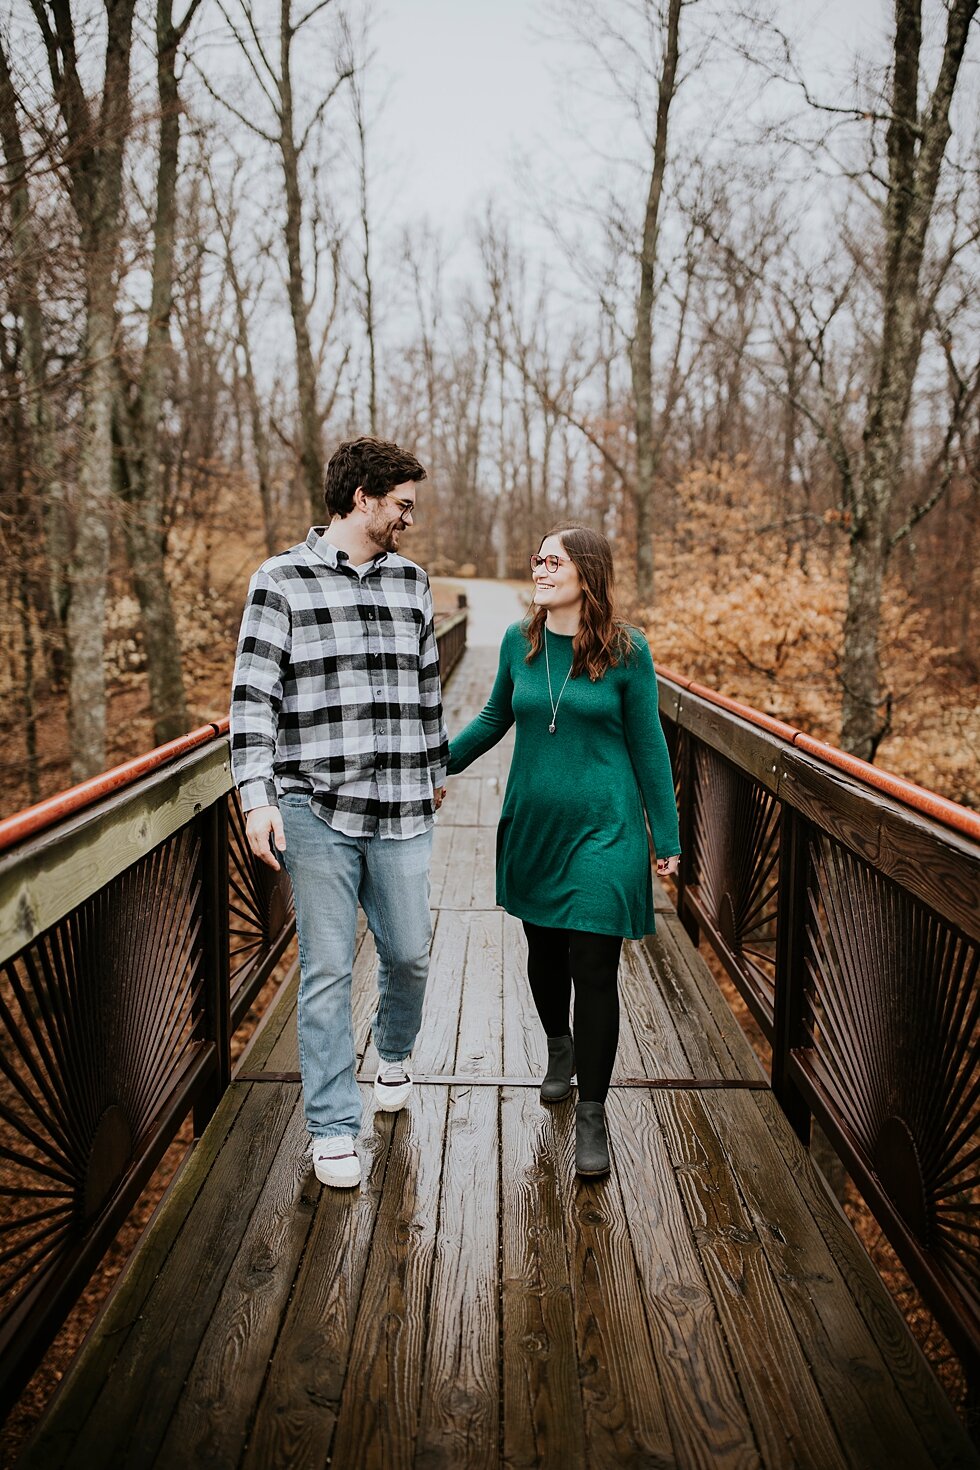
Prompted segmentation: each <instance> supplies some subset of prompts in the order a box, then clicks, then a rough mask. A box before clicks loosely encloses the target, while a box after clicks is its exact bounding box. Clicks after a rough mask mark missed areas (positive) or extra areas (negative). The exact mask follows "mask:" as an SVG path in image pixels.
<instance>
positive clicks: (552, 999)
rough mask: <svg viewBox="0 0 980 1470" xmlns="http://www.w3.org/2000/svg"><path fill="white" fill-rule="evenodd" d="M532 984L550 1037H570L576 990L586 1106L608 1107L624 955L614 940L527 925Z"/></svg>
mask: <svg viewBox="0 0 980 1470" xmlns="http://www.w3.org/2000/svg"><path fill="white" fill-rule="evenodd" d="M524 933H525V934H526V935H527V978H528V980H529V981H530V983H531V994H532V995H533V996H534V1004H535V1005H536V1006H537V1010H538V1015H539V1016H540V1017H541V1024H542V1026H543V1027H544V1029H545V1034H546V1035H547V1036H567V1035H568V1030H569V1027H568V1012H569V1007H570V1005H571V1000H572V985H573V983H574V986H575V1024H574V1028H573V1035H574V1038H575V1064H576V1068H577V1070H578V1095H579V1101H580V1102H605V1100H606V1093H607V1092H608V1091H609V1079H610V1077H611V1076H612V1069H613V1062H614V1061H615V1059H616V1043H617V1042H618V1041H619V989H618V986H617V983H616V977H617V974H618V972H619V952H620V950H621V949H622V947H623V941H622V940H621V939H617V938H616V937H615V935H612V934H585V933H582V932H581V931H580V930H578V929H543V928H541V927H540V926H539V925H538V924H525V925H524Z"/></svg>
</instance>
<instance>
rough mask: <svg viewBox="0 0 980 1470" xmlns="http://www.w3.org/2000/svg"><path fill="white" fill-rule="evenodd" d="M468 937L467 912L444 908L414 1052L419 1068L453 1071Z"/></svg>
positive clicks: (435, 942)
mask: <svg viewBox="0 0 980 1470" xmlns="http://www.w3.org/2000/svg"><path fill="white" fill-rule="evenodd" d="M466 940H467V923H466V915H465V914H454V913H447V912H441V913H440V914H439V916H438V918H437V920H436V927H435V934H434V935H433V939H432V960H431V963H430V965H429V981H428V984H427V986H426V989H425V1004H424V1006H423V1007H422V1022H421V1025H420V1027H419V1034H418V1038H417V1040H416V1042H415V1047H414V1049H413V1052H412V1065H413V1067H414V1069H415V1071H417V1072H428V1073H434V1074H439V1073H450V1072H452V1071H453V1067H454V1064H455V1060H456V1038H457V1035H458V1033H459V1011H460V1006H461V1004H462V998H463V967H464V965H465V963H466Z"/></svg>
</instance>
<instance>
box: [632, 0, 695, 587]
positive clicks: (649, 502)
mask: <svg viewBox="0 0 980 1470" xmlns="http://www.w3.org/2000/svg"><path fill="white" fill-rule="evenodd" d="M682 4H683V0H670V4H669V8H668V12H667V22H666V30H665V34H664V59H663V68H662V70H661V73H660V82H659V86H658V89H657V131H656V136H655V139H654V145H653V166H652V168H651V171H650V187H649V189H648V191H647V202H646V212H645V214H644V220H643V245H642V249H641V253H640V281H639V286H638V288H637V296H636V326H635V330H634V335H633V342H632V347H631V351H630V367H631V370H632V377H633V412H634V420H635V434H636V486H635V490H634V500H635V506H636V593H637V596H638V598H639V599H640V601H641V602H644V603H647V604H649V603H650V602H651V601H652V600H653V493H654V483H655V480H656V472H657V461H658V458H659V446H658V445H657V443H656V442H655V435H654V409H653V308H654V299H655V295H656V269H657V249H658V243H659V238H660V214H661V208H662V204H663V185H664V173H665V170H666V167H667V123H668V118H669V115H670V104H671V102H672V101H673V98H674V92H675V90H676V86H677V60H678V45H679V32H680V18H681V6H682Z"/></svg>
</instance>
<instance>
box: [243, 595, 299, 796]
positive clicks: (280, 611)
mask: <svg viewBox="0 0 980 1470" xmlns="http://www.w3.org/2000/svg"><path fill="white" fill-rule="evenodd" d="M291 635H292V623H291V618H290V612H289V604H288V602H287V601H286V598H285V597H284V596H283V595H282V593H281V592H280V591H279V589H278V588H277V587H276V585H275V582H274V581H273V580H272V578H271V577H270V576H269V575H268V573H267V572H266V571H265V570H264V569H263V568H261V567H260V568H259V570H258V571H257V572H256V573H255V575H254V576H253V578H252V580H251V582H250V583H249V588H248V597H247V598H246V602H245V611H244V613H243V615H242V626H241V633H240V635H239V639H238V653H237V656H236V658H235V673H234V678H233V681H232V695H231V769H232V776H233V778H234V781H235V784H236V786H237V787H238V789H239V794H240V796H241V802H242V808H243V810H244V811H246V812H248V811H251V810H252V808H253V807H257V806H273V805H275V803H276V784H275V779H274V763H275V754H276V742H277V738H278V732H279V710H280V706H281V703H282V691H283V670H284V668H285V667H286V665H287V664H288V661H289V653H290V647H291Z"/></svg>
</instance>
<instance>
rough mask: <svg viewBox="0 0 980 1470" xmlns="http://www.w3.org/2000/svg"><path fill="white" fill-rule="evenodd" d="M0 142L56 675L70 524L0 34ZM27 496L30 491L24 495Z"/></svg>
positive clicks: (12, 95)
mask: <svg viewBox="0 0 980 1470" xmlns="http://www.w3.org/2000/svg"><path fill="white" fill-rule="evenodd" d="M0 142H2V146H3V155H4V163H5V166H6V167H5V171H6V181H7V187H8V189H9V195H8V201H9V207H10V230H11V253H12V256H13V264H14V270H13V276H12V280H11V290H10V304H11V306H12V308H13V310H14V313H15V314H16V316H17V317H18V318H19V321H20V336H21V344H22V349H23V351H22V362H21V373H22V375H23V382H24V397H25V422H26V425H27V428H28V432H29V434H30V440H31V442H30V449H29V463H28V466H27V469H26V474H27V479H28V483H29V484H32V485H33V487H34V490H35V492H36V497H37V502H38V503H39V504H40V505H41V507H42V523H43V528H44V537H43V541H44V557H45V563H46V567H47V583H48V586H47V597H46V598H45V599H44V601H45V605H46V609H47V616H48V620H49V622H51V623H53V625H54V634H55V636H54V639H53V640H52V643H53V645H54V646H53V648H52V649H51V655H52V665H53V672H54V675H55V678H56V679H57V680H58V682H60V681H61V680H62V679H63V677H64V661H65V620H66V617H67V613H68V584H67V581H66V571H67V566H68V558H69V553H70V549H71V532H70V526H69V522H68V514H67V507H66V505H65V492H64V486H63V484H62V482H61V477H60V475H59V473H58V453H57V445H56V441H55V432H54V424H53V421H52V415H51V407H50V398H49V394H48V392H47V391H46V377H47V373H46V350H45V328H44V315H43V312H42V309H41V288H40V282H39V278H38V262H39V260H40V258H41V245H40V242H39V241H38V237H37V232H36V230H35V228H34V215H33V210H32V205H31V198H30V188H29V184H28V179H27V158H26V154H25V152H24V145H23V136H22V134H21V130H20V122H19V119H18V115H17V99H16V91H15V89H14V85H13V80H12V78H11V75H10V68H9V65H8V62H7V56H6V53H5V51H4V48H3V37H2V36H0ZM29 498H31V497H29Z"/></svg>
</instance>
